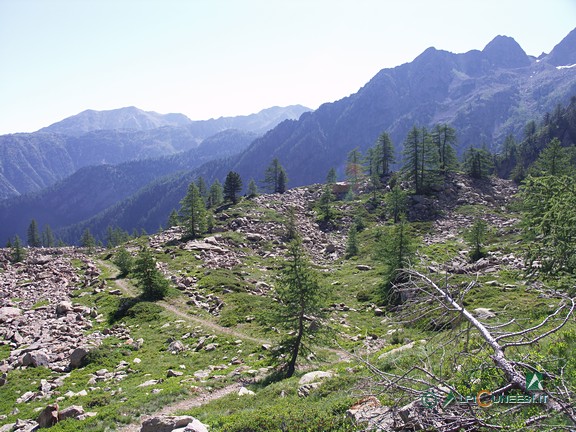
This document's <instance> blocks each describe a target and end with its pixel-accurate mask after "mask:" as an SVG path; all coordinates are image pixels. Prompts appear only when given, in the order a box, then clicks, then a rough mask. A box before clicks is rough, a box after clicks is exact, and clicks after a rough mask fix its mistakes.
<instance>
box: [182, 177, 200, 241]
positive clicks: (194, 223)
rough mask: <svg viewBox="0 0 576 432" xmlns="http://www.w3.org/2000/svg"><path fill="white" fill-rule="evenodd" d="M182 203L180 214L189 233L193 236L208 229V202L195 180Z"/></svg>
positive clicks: (197, 235)
mask: <svg viewBox="0 0 576 432" xmlns="http://www.w3.org/2000/svg"><path fill="white" fill-rule="evenodd" d="M180 205H181V209H180V214H181V216H182V221H183V223H184V226H185V227H186V232H187V234H188V235H189V236H190V237H192V238H197V237H199V236H200V235H202V234H204V233H205V232H206V230H207V220H206V204H205V203H204V199H203V198H202V196H201V195H200V191H199V190H198V186H196V184H195V183H194V182H192V183H190V185H189V186H188V192H187V193H186V196H185V197H184V198H183V199H182V201H180Z"/></svg>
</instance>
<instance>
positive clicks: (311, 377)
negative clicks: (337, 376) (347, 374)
mask: <svg viewBox="0 0 576 432" xmlns="http://www.w3.org/2000/svg"><path fill="white" fill-rule="evenodd" d="M333 376H334V373H333V372H324V371H314V372H308V373H307V374H304V375H303V376H302V378H300V381H298V384H300V385H304V384H309V383H313V382H317V381H320V380H324V379H327V378H332V377H333Z"/></svg>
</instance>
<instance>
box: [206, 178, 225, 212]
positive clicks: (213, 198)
mask: <svg viewBox="0 0 576 432" xmlns="http://www.w3.org/2000/svg"><path fill="white" fill-rule="evenodd" d="M223 202H224V189H223V188H222V184H221V183H220V181H219V180H218V179H216V180H214V183H212V186H210V192H209V196H208V207H209V208H212V207H218V206H219V205H220V204H222V203H223Z"/></svg>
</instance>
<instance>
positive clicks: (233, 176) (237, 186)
mask: <svg viewBox="0 0 576 432" xmlns="http://www.w3.org/2000/svg"><path fill="white" fill-rule="evenodd" d="M241 191H242V178H241V177H240V174H238V173H237V172H235V171H230V172H229V173H228V175H227V176H226V180H225V181H224V199H225V200H226V201H230V202H232V204H236V203H237V202H238V194H239V193H240V192H241Z"/></svg>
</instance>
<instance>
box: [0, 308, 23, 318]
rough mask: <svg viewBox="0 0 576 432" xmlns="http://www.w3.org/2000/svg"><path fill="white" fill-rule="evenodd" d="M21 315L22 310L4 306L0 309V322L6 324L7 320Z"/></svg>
mask: <svg viewBox="0 0 576 432" xmlns="http://www.w3.org/2000/svg"><path fill="white" fill-rule="evenodd" d="M20 315H22V310H20V309H18V308H15V307H11V306H4V307H1V308H0V322H6V321H8V320H11V319H14V318H17V317H19V316H20Z"/></svg>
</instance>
